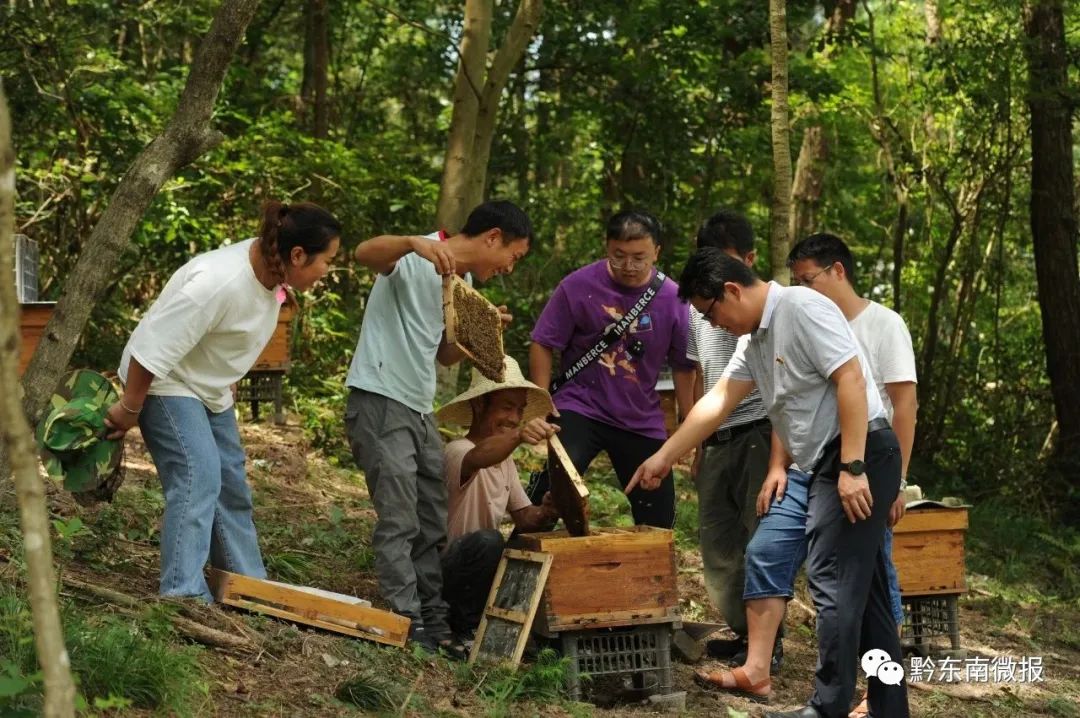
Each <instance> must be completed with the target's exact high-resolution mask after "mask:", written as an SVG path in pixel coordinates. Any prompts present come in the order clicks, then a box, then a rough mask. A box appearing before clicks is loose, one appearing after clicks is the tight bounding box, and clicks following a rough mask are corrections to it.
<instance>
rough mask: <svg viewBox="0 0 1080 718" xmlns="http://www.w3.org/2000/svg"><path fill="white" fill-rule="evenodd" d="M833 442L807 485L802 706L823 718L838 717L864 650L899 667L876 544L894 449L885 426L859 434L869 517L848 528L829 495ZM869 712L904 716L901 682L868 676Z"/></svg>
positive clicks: (893, 473) (846, 706)
mask: <svg viewBox="0 0 1080 718" xmlns="http://www.w3.org/2000/svg"><path fill="white" fill-rule="evenodd" d="M839 444H840V442H839V441H834V442H833V445H830V447H828V448H827V449H826V453H825V456H824V457H823V458H822V460H821V462H820V463H819V464H818V467H817V469H816V471H815V472H814V477H813V480H812V482H811V484H810V497H809V509H808V517H807V525H806V532H807V534H808V535H809V538H810V546H809V555H808V557H807V567H806V572H807V578H808V579H809V584H810V593H811V595H812V596H813V598H814V605H815V606H816V608H817V633H818V663H817V670H816V673H815V682H814V696H813V698H811V699H810V705H812V706H813V707H814V708H816V709H817V710H818V712H819V713H820V714H821V715H822V716H825V718H844V717H845V716H847V714H848V711H850V709H851V703H852V699H853V698H854V695H855V681H856V678H857V671H859V670H860V668H859V666H860V662H861V658H862V656H863V654H864V653H866V652H867V651H869V650H871V649H875V648H877V649H881V650H883V651H885V652H886V653H888V654H889V656H890V658H891V660H893V661H895V662H896V663H900V664H901V665H902V661H903V658H902V655H901V652H900V637H899V636H898V635H897V633H896V623H895V621H894V619H893V616H892V611H891V609H890V608H889V584H888V579H887V577H886V573H885V555H884V553H883V551H882V544H883V541H884V536H885V526H886V523H887V521H888V516H889V508H890V507H891V506H892V503H893V502H894V501H895V500H896V496H897V493H898V492H899V490H900V445H899V443H898V442H897V440H896V434H894V433H893V430H892V429H888V428H887V429H880V430H878V431H873V432H870V433H869V434H867V437H866V455H865V461H866V466H867V471H866V473H867V478H868V481H869V484H870V494H871V496H873V499H874V505H873V507H872V510H871V515H870V518H868V519H865V520H862V521H856V522H855V523H851V522H850V521H848V519H847V516H846V515H845V514H844V508H843V506H842V505H841V504H840V496H839V494H838V493H837V479H838V476H839V462H840V449H839ZM868 686H869V691H870V696H869V703H870V715H872V716H874V717H875V718H908V716H909V715H910V714H909V712H908V701H907V684H906V683H905V682H903V681H901V683H900V685H887V684H885V683H882V682H881V681H879V680H878V679H877V678H869V679H868Z"/></svg>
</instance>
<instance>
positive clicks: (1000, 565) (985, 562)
mask: <svg viewBox="0 0 1080 718" xmlns="http://www.w3.org/2000/svg"><path fill="white" fill-rule="evenodd" d="M970 522H971V528H970V531H969V532H968V535H967V544H968V557H967V566H968V570H969V571H972V572H974V573H981V574H987V575H990V576H993V577H994V578H995V579H996V580H997V581H999V582H1000V583H1001V584H1005V586H1002V587H1000V588H999V590H1001V591H1002V592H1003V595H1004V596H1005V597H1007V598H1008V599H1010V600H1016V601H1039V602H1042V601H1063V602H1066V603H1070V604H1072V605H1073V606H1074V607H1080V571H1078V569H1077V567H1078V566H1080V531H1077V530H1076V528H1075V527H1065V526H1051V525H1049V524H1048V523H1047V521H1046V520H1045V519H1044V518H1041V517H1040V516H1038V515H1037V514H1032V513H1030V512H1025V511H1023V510H1022V509H1021V508H1020V507H1019V506H1018V505H1016V504H1011V503H1006V502H1003V501H992V502H986V503H982V504H978V505H976V506H974V507H973V508H972V509H971V511H970Z"/></svg>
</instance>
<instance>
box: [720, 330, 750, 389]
mask: <svg viewBox="0 0 1080 718" xmlns="http://www.w3.org/2000/svg"><path fill="white" fill-rule="evenodd" d="M749 346H750V335H749V334H743V335H742V336H741V337H739V343H738V345H737V346H736V347H735V353H734V354H732V355H731V359H730V360H729V361H728V364H727V366H726V367H725V368H724V374H723V378H724V379H734V380H736V381H754V375H753V374H751V373H750V364H749V362H748V361H747V358H746V351H747V348H748V347H749Z"/></svg>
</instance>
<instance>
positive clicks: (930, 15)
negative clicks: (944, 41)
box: [923, 0, 941, 45]
mask: <svg viewBox="0 0 1080 718" xmlns="http://www.w3.org/2000/svg"><path fill="white" fill-rule="evenodd" d="M923 14H924V15H925V16H926V44H927V45H936V44H937V43H938V41H939V40H941V12H940V10H939V9H938V0H924V2H923Z"/></svg>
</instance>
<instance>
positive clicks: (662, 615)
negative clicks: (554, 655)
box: [520, 526, 679, 635]
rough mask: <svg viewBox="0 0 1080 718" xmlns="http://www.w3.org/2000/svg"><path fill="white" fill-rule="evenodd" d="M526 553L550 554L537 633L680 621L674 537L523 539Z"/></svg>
mask: <svg viewBox="0 0 1080 718" xmlns="http://www.w3.org/2000/svg"><path fill="white" fill-rule="evenodd" d="M520 538H521V540H522V543H523V547H524V548H526V549H528V550H530V551H541V552H543V553H548V554H551V555H552V557H553V559H552V562H551V570H550V572H549V573H548V578H547V586H546V587H545V588H544V596H543V600H542V602H541V604H540V609H539V610H538V611H537V615H536V620H535V622H534V627H535V628H536V630H538V631H539V632H541V633H544V634H547V635H551V634H553V633H559V632H561V631H573V630H582V629H586V628H604V627H610V626H627V625H637V624H647V623H667V622H671V621H678V620H679V591H678V586H677V573H676V568H675V542H674V534H672V532H671V531H669V530H667V529H658V528H653V527H651V526H633V527H629V528H595V527H594V528H592V529H591V533H590V535H588V536H570V535H569V534H567V532H566V531H552V532H550V533H532V534H522V535H521V537H520Z"/></svg>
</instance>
